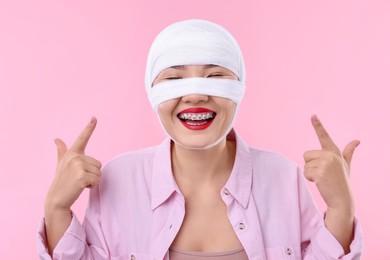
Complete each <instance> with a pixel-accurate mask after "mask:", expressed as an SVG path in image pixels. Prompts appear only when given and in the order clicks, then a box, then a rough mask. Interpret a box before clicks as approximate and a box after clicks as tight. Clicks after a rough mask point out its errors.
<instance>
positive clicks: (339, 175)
mask: <svg viewBox="0 0 390 260" xmlns="http://www.w3.org/2000/svg"><path fill="white" fill-rule="evenodd" d="M311 122H312V124H313V127H314V130H315V132H316V134H317V137H318V139H319V141H320V144H321V148H322V149H321V150H312V151H307V152H305V153H304V159H305V168H304V175H305V177H306V178H307V179H308V180H309V181H312V182H314V183H315V184H316V185H317V188H318V191H319V192H320V194H321V196H322V198H323V199H324V201H325V203H326V205H327V206H328V209H327V211H326V215H325V226H326V227H327V229H328V230H329V231H330V232H331V233H332V234H333V235H334V237H335V238H336V239H337V240H338V241H339V242H340V244H341V245H342V247H343V249H344V252H345V253H348V252H349V251H350V249H349V246H350V244H351V242H352V240H353V236H354V235H353V234H354V231H353V220H354V214H355V213H354V201H353V196H352V191H351V188H350V184H349V173H350V165H351V160H352V155H353V152H354V151H355V148H356V147H357V146H358V145H359V144H360V142H359V141H358V140H354V141H352V142H350V143H349V144H348V145H347V146H346V147H345V148H344V150H343V151H342V152H341V151H340V150H339V148H338V147H337V146H336V144H335V143H334V142H333V141H332V139H331V138H330V136H329V134H328V133H327V131H326V130H325V128H324V127H323V125H322V124H321V122H320V121H319V120H318V118H317V116H316V115H313V116H312V117H311Z"/></svg>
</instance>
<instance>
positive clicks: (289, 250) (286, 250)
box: [284, 247, 292, 255]
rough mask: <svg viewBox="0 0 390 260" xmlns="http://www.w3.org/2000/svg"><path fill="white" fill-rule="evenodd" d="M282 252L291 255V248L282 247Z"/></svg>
mask: <svg viewBox="0 0 390 260" xmlns="http://www.w3.org/2000/svg"><path fill="white" fill-rule="evenodd" d="M284 253H285V254H286V255H292V250H291V248H289V247H286V248H285V249H284Z"/></svg>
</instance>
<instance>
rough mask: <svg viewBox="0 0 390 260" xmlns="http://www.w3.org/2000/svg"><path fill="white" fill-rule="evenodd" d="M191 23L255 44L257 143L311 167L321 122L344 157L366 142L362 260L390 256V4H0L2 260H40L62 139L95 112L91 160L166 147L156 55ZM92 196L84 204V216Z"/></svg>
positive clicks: (171, 0)
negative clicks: (207, 23) (210, 24)
mask: <svg viewBox="0 0 390 260" xmlns="http://www.w3.org/2000/svg"><path fill="white" fill-rule="evenodd" d="M240 3H241V4H240ZM243 3H245V4H243ZM188 18H203V19H209V20H211V21H214V22H217V23H220V24H221V25H223V26H225V27H226V28H227V29H228V30H230V31H231V32H232V33H233V35H234V36H235V37H236V38H237V40H238V42H239V43H240V45H241V47H242V50H243V53H244V57H245V61H246V65H247V72H248V81H247V86H248V88H247V93H246V97H245V99H244V102H243V104H242V106H241V110H240V113H239V117H238V120H237V122H236V129H237V130H238V132H239V133H240V134H241V136H242V137H243V138H244V139H245V140H246V141H247V142H248V143H249V144H251V145H252V146H255V147H259V148H263V149H268V150H273V151H278V152H280V153H282V154H285V155H287V156H288V157H290V158H292V159H293V160H295V161H297V162H299V163H300V165H301V166H302V165H303V159H302V154H303V152H304V151H305V150H307V149H315V148H318V147H319V144H318V141H317V140H316V137H315V134H314V132H313V129H312V127H311V125H310V115H311V114H312V113H317V114H318V115H319V117H320V118H321V119H322V121H323V123H324V124H325V126H326V127H327V128H328V130H329V132H330V134H331V135H332V136H333V139H334V141H335V142H336V143H337V144H338V145H339V146H340V147H341V148H343V147H344V146H345V145H346V144H347V143H348V142H349V141H350V140H352V139H354V138H358V139H360V140H361V145H360V146H359V147H358V149H357V151H356V153H355V156H354V159H353V161H352V175H351V182H352V187H353V191H354V194H355V199H356V215H357V216H358V218H359V219H360V221H361V224H362V226H363V229H364V233H365V250H364V257H363V258H364V259H390V252H389V242H390V235H389V233H390V224H389V219H390V209H389V206H390V203H389V199H390V189H389V182H390V175H389V172H390V163H389V161H390V152H389V145H390V142H389V133H390V123H389V114H388V113H389V112H390V104H389V103H390V96H389V89H390V48H389V46H390V2H389V1H386V0H383V1H379V0H370V1H361V0H360V1H357V0H354V1H352V0H350V1H335V0H332V1H312V0H302V1H287V0H284V1H282V0H274V1H241V2H238V1H231V2H228V1H226V0H224V1H222V0H221V1H209V0H198V1H193V2H189V1H181V0H180V1H178V0H166V1H158V2H157V1H155V2H153V1H80V2H79V1H24V2H21V1H15V0H0V124H1V125H0V126H1V127H0V131H1V132H0V133H1V134H0V163H1V172H0V174H1V179H0V205H1V208H2V210H1V214H0V230H1V238H0V259H35V258H37V255H36V254H37V253H36V245H35V243H36V242H35V238H36V230H37V224H38V222H39V220H40V218H41V217H42V214H43V201H44V197H45V193H46V191H47V189H48V187H49V185H50V183H51V180H52V178H53V176H54V171H55V166H56V148H55V145H54V142H53V140H54V138H55V137H61V138H63V139H64V140H65V142H67V143H68V144H71V143H72V142H73V140H74V139H75V137H76V136H77V135H78V133H79V132H80V131H81V130H82V129H83V127H84V125H85V124H86V123H87V122H88V120H89V119H90V116H91V115H95V116H96V117H97V118H98V127H97V129H96V132H95V134H94V136H93V137H92V139H91V142H90V145H89V147H88V149H87V152H88V153H89V154H90V155H92V156H94V157H96V158H98V159H100V160H101V161H102V162H103V163H106V162H107V161H108V160H109V159H110V158H112V157H113V156H116V155H117V154H119V153H122V152H125V151H128V150H133V149H136V148H140V147H144V146H149V145H154V144H158V143H159V142H160V141H161V140H162V139H163V137H164V133H163V131H162V130H161V129H160V126H159V123H158V121H157V119H156V117H155V115H154V112H153V111H152V109H151V107H150V105H149V103H148V101H147V98H146V94H145V91H144V85H143V76H144V67H145V61H146V55H147V51H148V48H149V46H150V44H151V42H152V40H153V38H154V37H155V35H156V34H157V33H158V32H159V31H160V30H161V29H162V28H163V27H165V26H166V25H168V24H170V23H172V22H174V21H179V20H183V19H188ZM310 188H311V189H312V190H313V192H314V194H315V196H316V199H317V200H318V201H319V206H320V207H321V209H324V205H323V203H322V202H321V199H320V198H319V197H318V193H317V191H316V189H315V187H314V186H313V185H311V184H310ZM86 198H87V193H84V194H83V195H82V197H81V199H80V200H79V201H78V202H77V203H76V205H75V206H74V210H75V211H76V213H77V215H78V216H79V217H81V218H82V217H83V214H84V209H85V206H86Z"/></svg>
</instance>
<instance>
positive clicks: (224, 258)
mask: <svg viewBox="0 0 390 260" xmlns="http://www.w3.org/2000/svg"><path fill="white" fill-rule="evenodd" d="M169 259H170V260H202V259H203V260H206V259H212V260H248V256H247V255H246V252H245V250H244V248H241V249H236V250H232V251H225V252H216V253H205V252H195V251H186V250H181V249H177V248H173V247H171V248H170V249H169Z"/></svg>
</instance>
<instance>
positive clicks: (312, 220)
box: [298, 170, 363, 260]
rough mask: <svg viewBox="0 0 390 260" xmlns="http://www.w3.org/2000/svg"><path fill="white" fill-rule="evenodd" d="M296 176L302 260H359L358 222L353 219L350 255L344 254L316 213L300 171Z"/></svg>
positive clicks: (360, 237) (360, 242)
mask: <svg viewBox="0 0 390 260" xmlns="http://www.w3.org/2000/svg"><path fill="white" fill-rule="evenodd" d="M298 175H299V176H298V191H299V202H300V210H301V232H302V233H301V238H302V244H301V249H302V257H303V259H306V260H309V259H343V260H356V259H360V257H361V254H362V249H363V232H362V229H361V226H360V224H359V221H358V220H357V219H356V218H355V219H354V238H353V241H352V243H351V244H350V253H348V254H344V249H343V247H342V246H341V244H340V243H339V242H338V241H337V239H336V238H335V237H334V236H333V235H332V233H331V232H330V231H329V230H328V229H327V228H326V226H325V222H324V216H323V214H321V213H320V212H319V211H318V209H317V207H316V205H315V203H314V200H313V197H312V196H311V194H310V192H309V190H308V188H307V186H306V182H305V177H304V176H303V174H302V173H301V172H300V170H298Z"/></svg>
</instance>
